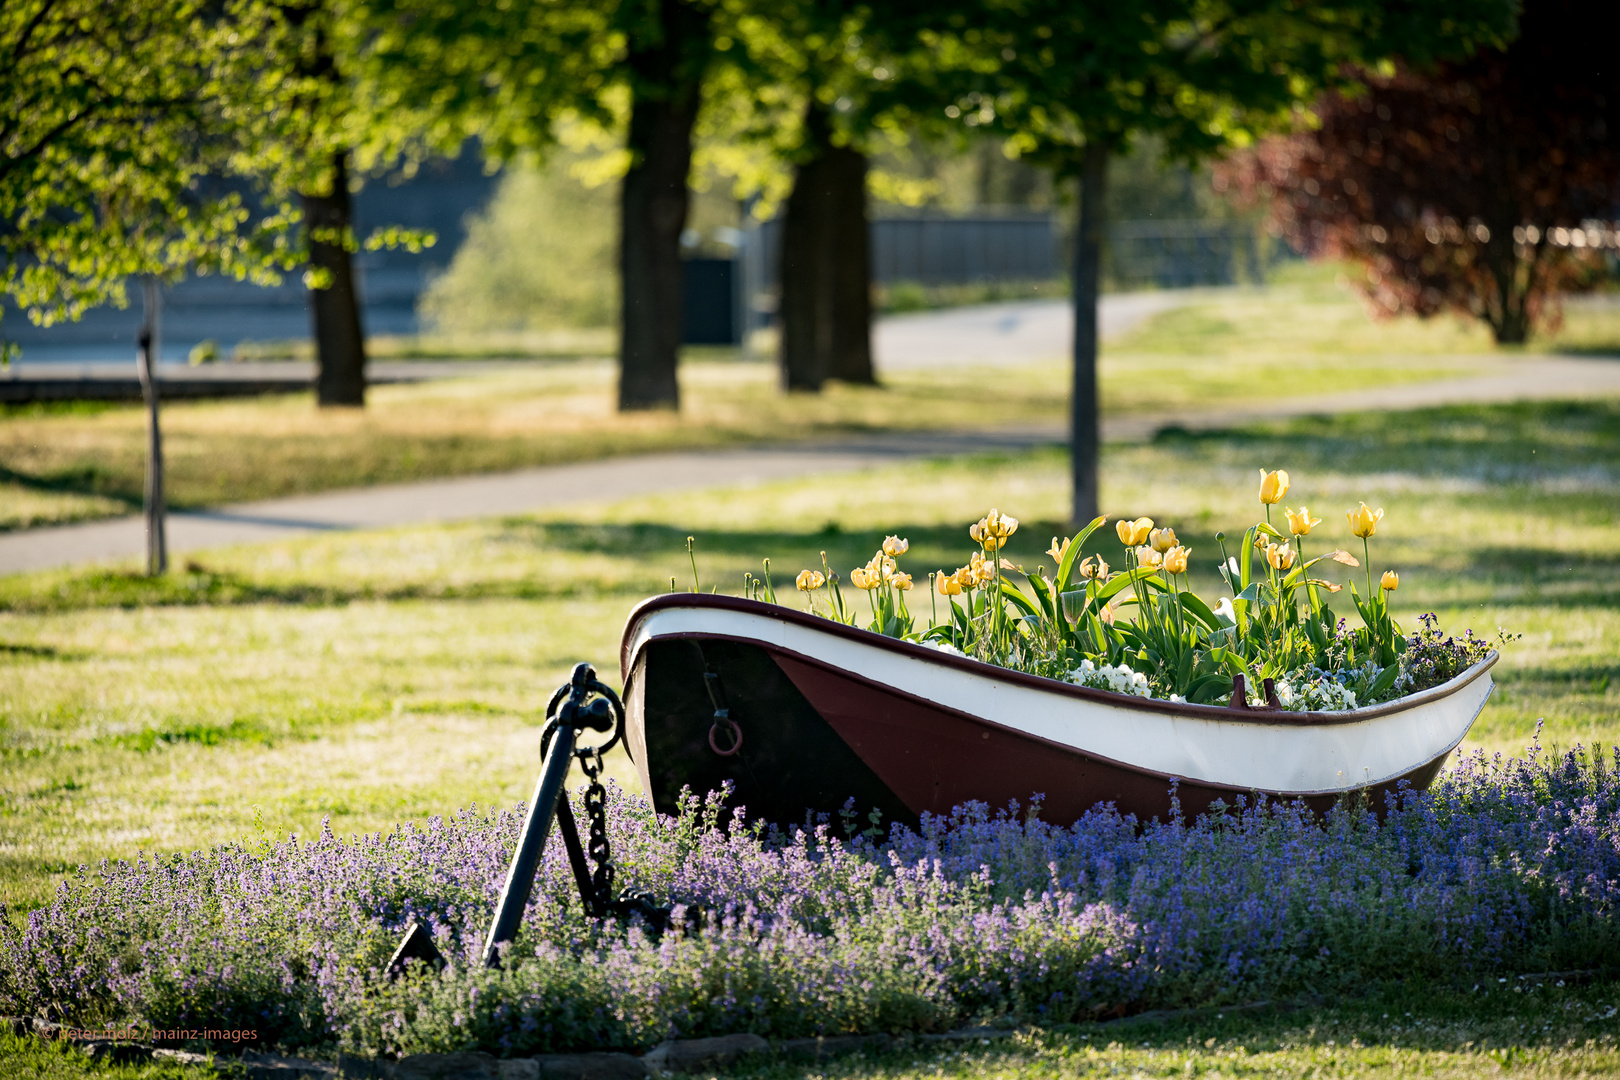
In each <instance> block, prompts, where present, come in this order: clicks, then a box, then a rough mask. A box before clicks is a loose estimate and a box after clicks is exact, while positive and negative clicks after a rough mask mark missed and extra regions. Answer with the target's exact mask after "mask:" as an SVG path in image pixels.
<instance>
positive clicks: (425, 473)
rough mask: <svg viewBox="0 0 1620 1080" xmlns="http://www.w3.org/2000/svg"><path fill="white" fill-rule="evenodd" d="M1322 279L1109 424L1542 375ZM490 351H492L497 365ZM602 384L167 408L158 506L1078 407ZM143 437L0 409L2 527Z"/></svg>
mask: <svg viewBox="0 0 1620 1080" xmlns="http://www.w3.org/2000/svg"><path fill="white" fill-rule="evenodd" d="M1332 274H1333V271H1332V268H1331V267H1330V268H1326V269H1324V268H1309V269H1304V270H1300V271H1296V272H1295V277H1296V278H1298V280H1290V281H1286V282H1284V283H1282V284H1279V285H1276V286H1271V287H1267V288H1264V289H1238V290H1228V291H1213V292H1209V293H1202V294H1199V297H1198V299H1197V300H1196V301H1195V302H1194V303H1192V304H1190V305H1189V306H1187V307H1184V308H1181V309H1177V310H1173V311H1169V312H1165V313H1163V314H1161V315H1159V316H1157V317H1155V318H1154V319H1151V320H1149V321H1148V322H1147V323H1146V324H1144V325H1143V326H1141V327H1140V328H1138V329H1137V330H1136V331H1135V332H1133V333H1132V334H1130V335H1128V336H1127V337H1125V338H1124V339H1122V340H1120V341H1117V342H1111V343H1108V344H1107V345H1106V346H1105V348H1104V354H1103V360H1102V365H1101V381H1102V391H1103V403H1104V407H1105V408H1106V409H1107V410H1108V411H1109V412H1111V413H1113V414H1116V415H1119V414H1133V413H1134V414H1143V413H1153V412H1159V411H1165V410H1173V409H1182V408H1187V407H1193V406H1197V407H1209V408H1219V407H1221V406H1222V405H1224V404H1238V403H1245V402H1251V401H1253V400H1254V399H1256V398H1278V397H1293V398H1297V397H1304V396H1310V395H1331V394H1333V393H1334V392H1338V391H1342V390H1346V389H1352V388H1360V387H1371V386H1388V385H1396V384H1402V383H1411V382H1421V381H1425V380H1430V379H1437V378H1448V377H1449V378H1455V377H1458V376H1463V375H1469V374H1485V373H1490V372H1495V371H1499V370H1505V369H1507V368H1508V367H1510V366H1512V365H1514V364H1526V363H1534V360H1533V359H1527V358H1525V357H1523V356H1522V355H1520V354H1518V353H1505V354H1495V353H1494V352H1493V350H1492V347H1491V344H1490V341H1489V335H1488V334H1485V333H1484V331H1483V330H1482V328H1481V327H1480V326H1478V325H1477V324H1465V323H1462V322H1459V321H1458V320H1455V319H1452V318H1440V319H1434V320H1429V321H1427V322H1422V321H1419V320H1416V319H1401V320H1394V321H1386V322H1375V321H1373V320H1371V319H1369V318H1368V316H1367V314H1366V312H1365V311H1364V309H1363V308H1362V306H1361V304H1360V302H1359V301H1358V300H1357V299H1356V298H1355V297H1354V296H1352V295H1351V294H1350V293H1349V292H1348V291H1347V290H1346V289H1345V288H1343V287H1342V286H1340V285H1337V284H1335V283H1334V281H1333V280H1332ZM1566 334H1572V335H1575V336H1574V338H1572V340H1578V341H1579V343H1580V347H1581V348H1582V349H1583V350H1584V351H1587V352H1601V351H1603V349H1604V348H1607V347H1612V351H1614V352H1620V308H1608V307H1602V306H1591V305H1588V306H1586V307H1581V308H1579V309H1573V310H1572V311H1571V313H1570V323H1569V326H1568V328H1566ZM1605 343H1609V344H1608V345H1605ZM1556 344H1557V341H1556V340H1554V341H1553V342H1552V343H1551V345H1547V343H1543V345H1542V346H1538V347H1553V346H1556ZM499 345H500V342H499V341H498V340H497V341H495V343H494V345H492V347H493V348H495V351H497V352H499V351H501V350H500V348H499V347H498V346H499ZM468 348H471V346H468ZM615 378H616V374H615V368H614V366H613V364H611V363H609V362H607V361H603V360H590V359H580V360H573V361H551V362H546V361H536V362H535V363H534V364H533V366H532V367H530V368H527V369H523V370H517V371H507V372H503V373H499V374H488V375H482V376H476V377H467V378H461V379H454V380H447V381H442V382H434V383H426V384H417V385H412V386H385V387H377V388H374V389H373V390H372V391H371V394H370V397H369V404H368V405H367V407H366V408H365V409H364V410H347V409H334V410H324V411H323V410H319V409H317V408H316V407H315V406H314V404H313V403H312V401H311V398H310V396H309V395H307V394H298V395H277V396H271V397H265V398H260V399H255V400H236V401H227V402H184V403H181V402H177V403H173V404H170V405H169V406H167V407H166V408H165V410H164V414H163V415H164V432H165V456H166V460H167V468H168V472H167V488H168V497H169V499H170V502H171V503H172V504H173V505H174V506H177V507H194V506H203V505H212V504H218V503H222V502H233V501H246V500H253V499H261V498H271V497H275V496H279V495H292V494H298V493H304V492H311V491H322V490H330V489H334V488H343V487H351V486H361V485H368V484H379V483H391V482H403V481H410V480H420V479H426V478H431V477H441V476H456V475H465V474H471V473H481V472H494V471H500V470H504V469H514V468H520V467H523V466H531V465H544V464H553V463H560V462H566V461H580V460H586V459H591V458H599V457H606V456H610V455H618V454H630V453H640V452H650V451H657V450H667V449H672V448H692V447H713V446H723V445H735V444H739V443H750V442H761V441H782V440H793V439H807V438H825V437H837V436H839V435H851V434H861V433H866V432H873V431H891V430H897V429H899V430H918V429H949V430H966V429H981V428H995V427H1005V426H1027V425H1047V426H1052V427H1054V428H1057V427H1060V426H1061V425H1062V424H1063V423H1064V421H1065V417H1066V401H1067V397H1068V390H1069V370H1068V367H1067V365H1066V363H1065V361H1064V358H1063V357H1061V356H1051V357H1046V358H1036V359H1033V360H1031V361H1029V362H1021V363H1018V364H1011V365H1007V366H1004V367H1000V368H994V369H985V368H943V369H940V370H937V371H932V372H919V371H902V372H895V373H893V374H892V375H889V376H887V377H886V378H885V380H884V385H883V386H881V387H853V386H837V385H834V386H831V387H829V388H828V389H827V391H826V392H824V393H822V394H818V395H805V394H795V395H784V394H783V393H781V392H780V390H779V389H778V386H777V376H776V372H775V369H774V367H773V366H772V365H771V364H769V363H767V362H765V361H763V360H761V361H758V362H754V363H741V362H738V361H734V360H733V361H727V360H724V359H721V358H719V354H718V353H717V352H716V351H715V350H712V349H711V350H692V351H691V352H690V355H689V357H688V359H687V361H686V362H685V363H683V365H682V372H681V386H682V394H683V401H682V408H681V411H680V412H679V413H678V414H677V413H666V412H654V413H641V414H632V415H620V414H618V413H617V412H615V411H614V400H615ZM144 425H145V414H144V412H143V411H142V410H141V409H140V408H139V407H138V406H132V405H117V406H108V405H76V406H51V407H30V408H20V409H19V408H12V409H9V410H6V411H3V412H0V530H4V529H18V528H27V527H30V526H34V525H41V524H49V523H55V522H67V521H80V520H90V519H94V518H100V517H107V516H114V515H118V514H124V513H128V512H131V511H132V510H133V509H135V508H137V507H138V506H139V504H140V500H141V492H142V485H143V482H144V475H145V472H144V470H145V460H146V459H145V454H146V435H145V426H144Z"/></svg>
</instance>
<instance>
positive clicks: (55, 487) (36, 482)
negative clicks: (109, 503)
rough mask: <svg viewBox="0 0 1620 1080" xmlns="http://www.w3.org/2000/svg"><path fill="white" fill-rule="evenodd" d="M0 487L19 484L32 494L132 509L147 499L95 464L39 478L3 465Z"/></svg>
mask: <svg viewBox="0 0 1620 1080" xmlns="http://www.w3.org/2000/svg"><path fill="white" fill-rule="evenodd" d="M0 483H7V484H15V485H17V486H18V487H20V488H26V489H27V490H29V491H39V492H44V493H47V494H52V495H97V496H100V497H101V498H104V499H113V500H116V501H118V502H121V503H123V504H124V505H126V506H128V507H130V508H131V509H137V508H139V507H140V505H141V502H142V499H143V498H144V496H143V493H142V492H140V491H138V490H133V489H131V488H129V487H128V486H127V485H126V484H125V483H124V478H123V477H122V476H120V475H119V474H118V473H116V472H113V471H112V470H109V469H105V468H103V467H102V466H100V465H97V464H95V463H93V462H81V463H79V464H77V465H75V466H73V467H72V468H68V469H60V470H57V471H55V472H49V473H42V474H40V475H39V476H35V475H32V474H30V473H25V472H18V471H17V470H16V469H9V468H6V467H5V466H4V465H0Z"/></svg>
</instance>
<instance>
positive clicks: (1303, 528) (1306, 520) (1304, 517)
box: [1288, 506, 1322, 536]
mask: <svg viewBox="0 0 1620 1080" xmlns="http://www.w3.org/2000/svg"><path fill="white" fill-rule="evenodd" d="M1320 524H1322V519H1321V518H1313V517H1311V510H1310V507H1308V506H1302V507H1300V508H1299V509H1298V510H1290V511H1288V531H1289V532H1291V533H1293V534H1294V535H1295V536H1309V535H1310V533H1311V530H1312V529H1314V528H1316V527H1317V526H1318V525H1320Z"/></svg>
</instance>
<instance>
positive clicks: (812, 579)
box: [796, 570, 827, 592]
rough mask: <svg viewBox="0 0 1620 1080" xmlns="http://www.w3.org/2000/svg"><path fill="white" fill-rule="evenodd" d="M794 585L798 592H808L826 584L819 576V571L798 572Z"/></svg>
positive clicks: (824, 579) (825, 580)
mask: <svg viewBox="0 0 1620 1080" xmlns="http://www.w3.org/2000/svg"><path fill="white" fill-rule="evenodd" d="M796 583H797V585H798V586H799V591H800V592H809V591H810V590H811V589H819V588H821V587H822V586H823V585H825V584H827V579H826V578H824V577H822V576H821V571H819V570H800V571H799V577H798V580H797V582H796Z"/></svg>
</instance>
